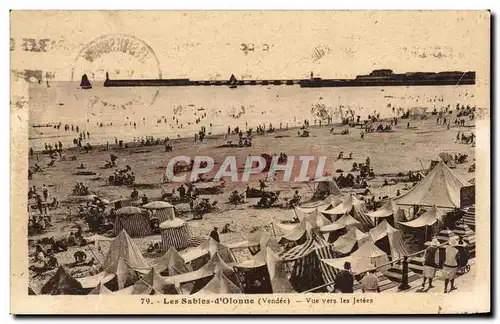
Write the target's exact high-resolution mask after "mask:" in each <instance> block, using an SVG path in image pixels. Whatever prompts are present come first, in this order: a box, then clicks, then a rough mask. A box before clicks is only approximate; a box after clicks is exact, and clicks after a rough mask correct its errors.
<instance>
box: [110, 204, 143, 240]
mask: <svg viewBox="0 0 500 324" xmlns="http://www.w3.org/2000/svg"><path fill="white" fill-rule="evenodd" d="M114 229H115V234H117V235H118V233H120V232H121V231H122V230H126V231H127V233H128V234H129V235H130V236H132V237H142V236H146V235H149V234H151V227H150V225H149V218H148V216H147V215H146V214H145V213H144V211H143V210H142V209H140V208H137V207H134V206H127V207H122V208H120V209H118V210H117V211H116V218H115V223H114Z"/></svg>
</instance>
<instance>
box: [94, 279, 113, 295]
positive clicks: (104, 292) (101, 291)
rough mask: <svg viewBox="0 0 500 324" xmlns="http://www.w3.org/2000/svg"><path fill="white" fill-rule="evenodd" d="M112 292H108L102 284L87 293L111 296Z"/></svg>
mask: <svg viewBox="0 0 500 324" xmlns="http://www.w3.org/2000/svg"><path fill="white" fill-rule="evenodd" d="M111 294H113V292H112V291H111V290H109V289H108V288H107V287H106V286H105V285H104V284H103V283H102V282H100V283H99V284H98V285H97V286H96V287H95V288H94V289H92V290H91V291H90V292H89V295H111Z"/></svg>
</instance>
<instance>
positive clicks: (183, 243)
mask: <svg viewBox="0 0 500 324" xmlns="http://www.w3.org/2000/svg"><path fill="white" fill-rule="evenodd" d="M160 230H161V244H162V249H163V251H166V250H168V249H169V248H170V247H175V248H176V249H178V250H181V249H184V248H186V247H188V246H189V239H190V238H191V236H192V234H191V229H190V228H189V226H188V224H187V222H186V221H185V220H183V219H180V218H174V219H172V220H168V221H165V222H163V223H161V224H160Z"/></svg>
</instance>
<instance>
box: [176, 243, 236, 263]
mask: <svg viewBox="0 0 500 324" xmlns="http://www.w3.org/2000/svg"><path fill="white" fill-rule="evenodd" d="M216 253H218V254H220V256H221V257H222V259H224V260H226V261H228V262H234V258H233V257H232V255H231V253H230V251H229V248H228V247H227V246H225V245H223V244H221V243H219V242H217V241H216V240H214V239H213V238H211V237H209V238H208V239H207V240H206V241H205V242H203V243H202V244H200V245H199V246H197V247H194V248H191V249H187V250H184V251H182V253H180V254H181V256H182V258H183V259H184V261H185V263H189V262H191V261H193V260H195V259H198V258H200V257H203V256H205V255H209V256H210V257H213V256H214V255H215V254H216Z"/></svg>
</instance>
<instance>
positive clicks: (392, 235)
mask: <svg viewBox="0 0 500 324" xmlns="http://www.w3.org/2000/svg"><path fill="white" fill-rule="evenodd" d="M370 235H371V238H372V241H373V242H377V241H379V240H381V239H383V238H384V237H386V236H387V238H388V239H389V247H390V253H391V255H392V258H393V259H398V258H400V257H402V256H405V255H408V250H407V248H406V244H405V242H404V240H403V235H402V233H401V231H400V230H398V229H396V228H394V227H392V226H391V225H390V224H389V223H388V222H387V220H385V219H384V220H383V221H382V222H380V224H378V225H377V226H376V227H374V228H372V229H370Z"/></svg>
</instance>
